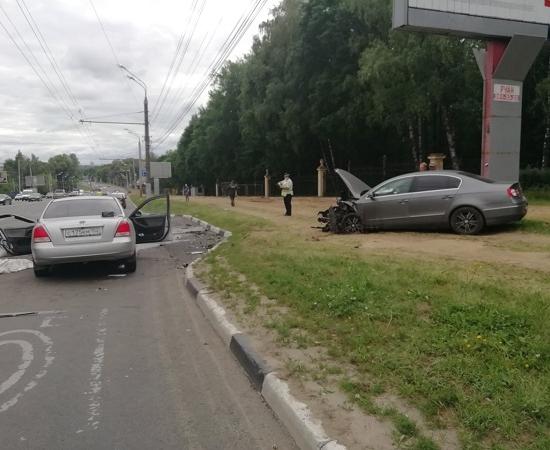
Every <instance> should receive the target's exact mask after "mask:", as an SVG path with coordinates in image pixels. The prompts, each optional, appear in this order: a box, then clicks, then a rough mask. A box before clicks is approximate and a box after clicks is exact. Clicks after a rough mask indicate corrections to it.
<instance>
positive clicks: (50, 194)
mask: <svg viewBox="0 0 550 450" xmlns="http://www.w3.org/2000/svg"><path fill="white" fill-rule="evenodd" d="M45 197H46V198H53V191H50V192H48V193H46V195H45Z"/></svg>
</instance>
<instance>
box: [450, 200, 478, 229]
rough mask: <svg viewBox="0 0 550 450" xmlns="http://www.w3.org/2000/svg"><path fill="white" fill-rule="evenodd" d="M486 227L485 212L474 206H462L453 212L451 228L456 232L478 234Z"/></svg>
mask: <svg viewBox="0 0 550 450" xmlns="http://www.w3.org/2000/svg"><path fill="white" fill-rule="evenodd" d="M484 227H485V219H484V218H483V214H481V211H479V210H478V209H476V208H474V207H472V206H462V207H460V208H457V209H456V210H455V211H453V213H452V214H451V229H452V230H453V231H454V232H455V233H456V234H466V235H471V234H478V233H480V232H481V230H483V228H484Z"/></svg>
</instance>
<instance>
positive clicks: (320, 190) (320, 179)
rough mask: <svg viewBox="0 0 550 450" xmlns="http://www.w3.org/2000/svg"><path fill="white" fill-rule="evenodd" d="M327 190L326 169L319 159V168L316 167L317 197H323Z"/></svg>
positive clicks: (323, 162) (322, 161)
mask: <svg viewBox="0 0 550 450" xmlns="http://www.w3.org/2000/svg"><path fill="white" fill-rule="evenodd" d="M326 190H327V167H326V166H325V161H324V160H323V159H321V160H320V161H319V167H317V196H318V197H324V196H325V194H326Z"/></svg>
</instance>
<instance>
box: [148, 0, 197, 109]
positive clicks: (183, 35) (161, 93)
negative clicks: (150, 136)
mask: <svg viewBox="0 0 550 450" xmlns="http://www.w3.org/2000/svg"><path fill="white" fill-rule="evenodd" d="M197 2H198V0H193V5H192V6H191V14H190V15H189V20H188V21H187V26H186V27H185V31H184V32H183V33H182V34H181V36H180V38H179V40H178V45H177V46H176V52H175V54H174V57H173V58H172V62H171V63H170V68H169V69H168V73H167V74H166V78H165V79H164V83H163V84H162V89H161V90H160V95H159V96H158V98H157V100H156V102H155V104H154V105H153V109H152V110H151V112H152V114H155V112H156V109H157V106H158V103H159V100H160V99H161V98H162V96H163V94H164V89H165V87H166V84H167V82H168V79H169V78H170V76H171V75H172V70H173V68H174V65H175V63H176V61H177V59H178V55H179V52H180V49H181V46H182V44H183V41H184V40H185V37H186V36H187V30H188V29H189V25H190V24H191V20H192V18H193V14H194V12H195V9H196V7H197ZM166 95H168V94H166ZM155 117H156V115H155ZM155 117H153V119H152V120H154V119H155Z"/></svg>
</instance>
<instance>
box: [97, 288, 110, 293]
mask: <svg viewBox="0 0 550 450" xmlns="http://www.w3.org/2000/svg"><path fill="white" fill-rule="evenodd" d="M108 290H109V289H107V288H104V287H98V288H97V289H96V292H97V291H108Z"/></svg>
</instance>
